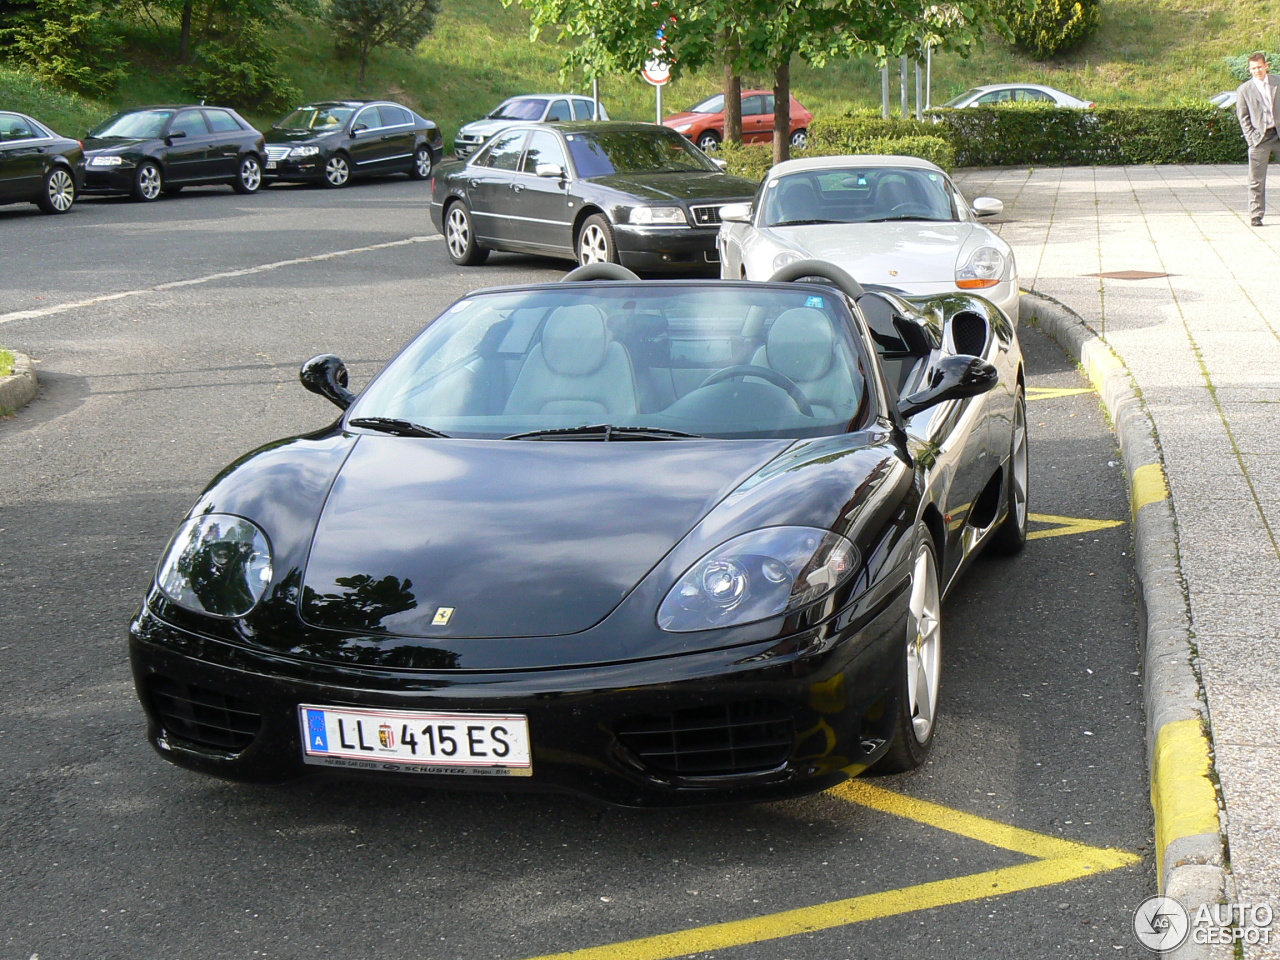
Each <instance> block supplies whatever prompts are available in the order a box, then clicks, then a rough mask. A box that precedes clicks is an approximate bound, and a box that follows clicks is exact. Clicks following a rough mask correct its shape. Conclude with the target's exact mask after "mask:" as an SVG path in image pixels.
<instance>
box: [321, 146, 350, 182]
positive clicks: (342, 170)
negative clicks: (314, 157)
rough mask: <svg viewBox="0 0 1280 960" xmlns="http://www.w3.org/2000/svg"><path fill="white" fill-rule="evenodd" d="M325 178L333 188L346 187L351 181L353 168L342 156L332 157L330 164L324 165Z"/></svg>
mask: <svg viewBox="0 0 1280 960" xmlns="http://www.w3.org/2000/svg"><path fill="white" fill-rule="evenodd" d="M324 178H325V179H326V180H327V181H329V186H331V187H342V186H346V183H347V181H348V180H350V179H351V167H350V166H349V165H348V164H347V158H346V157H344V156H342V155H341V154H336V155H334V156H332V157H330V158H329V162H328V163H326V164H325V165H324Z"/></svg>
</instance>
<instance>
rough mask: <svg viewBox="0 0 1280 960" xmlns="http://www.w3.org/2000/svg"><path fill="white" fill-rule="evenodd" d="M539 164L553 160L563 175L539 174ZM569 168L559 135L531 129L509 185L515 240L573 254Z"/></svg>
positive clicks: (543, 248) (552, 250)
mask: <svg viewBox="0 0 1280 960" xmlns="http://www.w3.org/2000/svg"><path fill="white" fill-rule="evenodd" d="M538 164H555V165H556V166H558V167H559V168H560V169H561V170H562V171H563V172H564V175H563V176H559V177H540V176H538V173H537V169H538ZM568 171H569V161H568V159H567V157H566V156H565V152H564V147H563V145H562V144H561V143H560V137H559V136H557V135H556V134H554V133H552V132H551V131H550V130H534V131H532V132H531V133H530V134H529V139H528V141H527V142H526V143H525V147H524V157H523V159H522V160H521V162H520V168H519V170H517V171H516V175H515V176H514V177H512V179H511V183H510V187H509V189H510V190H511V193H512V197H511V214H512V217H513V220H512V224H511V226H512V230H513V233H514V236H515V238H516V239H517V240H518V241H520V242H521V243H526V244H528V245H529V246H531V247H536V248H538V249H541V250H546V251H548V252H557V253H570V254H572V252H573V213H574V211H573V210H572V209H571V208H570V207H569V198H568V191H567V187H568V183H569V180H568Z"/></svg>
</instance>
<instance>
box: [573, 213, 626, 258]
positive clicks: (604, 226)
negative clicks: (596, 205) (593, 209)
mask: <svg viewBox="0 0 1280 960" xmlns="http://www.w3.org/2000/svg"><path fill="white" fill-rule="evenodd" d="M574 249H575V250H576V251H577V253H578V263H579V264H582V265H583V266H585V265H586V264H588V263H617V262H618V245H617V244H616V243H615V242H614V240H613V227H611V226H609V221H608V220H607V219H606V218H605V217H604V216H603V215H602V214H599V213H593V214H592V215H591V216H589V217H587V219H586V220H584V221H583V222H582V229H581V230H579V231H578V239H577V241H576V242H575V243H574Z"/></svg>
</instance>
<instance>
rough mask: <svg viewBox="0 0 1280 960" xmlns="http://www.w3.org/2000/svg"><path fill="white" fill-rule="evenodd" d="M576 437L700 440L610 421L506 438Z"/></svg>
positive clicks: (693, 436)
mask: <svg viewBox="0 0 1280 960" xmlns="http://www.w3.org/2000/svg"><path fill="white" fill-rule="evenodd" d="M568 437H576V438H578V439H580V440H603V441H606V442H607V441H609V440H702V439H705V438H703V437H701V436H699V435H698V434H696V433H683V432H682V431H680V430H663V429H662V428H661V427H615V426H614V425H613V424H611V423H595V424H590V425H587V426H581V427H561V428H560V429H557V430H530V431H529V432H528V433H517V434H514V435H512V436H510V437H505V438H504V439H506V440H559V439H561V438H568Z"/></svg>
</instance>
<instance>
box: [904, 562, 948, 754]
mask: <svg viewBox="0 0 1280 960" xmlns="http://www.w3.org/2000/svg"><path fill="white" fill-rule="evenodd" d="M941 608H942V603H941V593H940V591H939V589H938V567H937V563H936V562H935V561H934V559H933V551H932V550H930V549H929V546H928V544H926V543H921V544H919V545H918V546H917V547H916V556H915V561H914V563H913V564H912V573H911V600H910V613H909V619H908V624H907V707H908V710H909V713H910V716H911V728H912V731H913V732H914V733H915V737H916V741H917V742H919V743H928V742H929V737H930V736H931V735H932V733H933V724H934V718H935V717H936V716H937V711H938V683H939V681H940V680H941V678H942V609H941Z"/></svg>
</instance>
